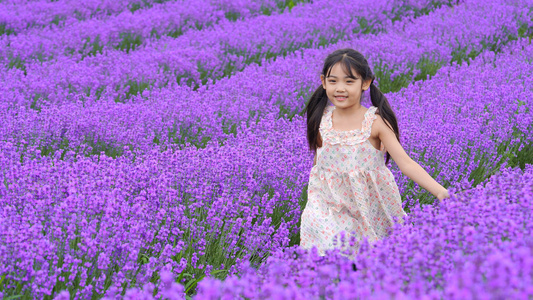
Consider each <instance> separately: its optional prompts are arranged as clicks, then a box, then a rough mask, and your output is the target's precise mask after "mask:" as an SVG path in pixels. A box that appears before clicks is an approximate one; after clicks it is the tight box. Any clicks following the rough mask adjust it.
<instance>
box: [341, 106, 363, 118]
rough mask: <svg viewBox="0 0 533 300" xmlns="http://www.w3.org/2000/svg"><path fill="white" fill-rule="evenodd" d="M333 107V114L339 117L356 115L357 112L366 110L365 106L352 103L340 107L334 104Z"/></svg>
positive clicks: (360, 112)
mask: <svg viewBox="0 0 533 300" xmlns="http://www.w3.org/2000/svg"><path fill="white" fill-rule="evenodd" d="M334 109H335V116H337V117H341V118H345V117H347V118H350V117H353V116H357V115H359V114H363V113H364V112H365V111H366V107H364V106H362V105H361V104H359V103H358V104H354V105H351V106H348V107H341V106H336V105H334Z"/></svg>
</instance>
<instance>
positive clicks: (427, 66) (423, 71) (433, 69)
mask: <svg viewBox="0 0 533 300" xmlns="http://www.w3.org/2000/svg"><path fill="white" fill-rule="evenodd" d="M443 65H444V62H441V61H434V60H432V59H430V58H427V57H422V58H421V59H420V60H419V61H418V63H417V64H416V69H418V70H420V73H419V74H418V75H416V76H415V78H414V81H418V80H426V79H428V78H431V77H433V76H434V75H435V74H437V71H438V70H439V69H440V68H441V67H442V66H443Z"/></svg>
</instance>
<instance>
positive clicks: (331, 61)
mask: <svg viewBox="0 0 533 300" xmlns="http://www.w3.org/2000/svg"><path fill="white" fill-rule="evenodd" d="M338 62H340V63H341V64H342V66H343V68H344V69H345V71H346V72H347V74H349V76H350V77H351V78H353V79H356V77H355V76H354V74H353V72H352V69H353V70H355V72H357V74H359V75H360V76H361V79H362V82H365V81H367V80H370V79H372V83H371V84H370V99H371V101H372V105H373V106H375V107H377V108H378V113H379V115H380V116H381V119H382V120H383V121H387V122H385V124H387V126H388V127H389V128H391V129H392V130H393V131H394V133H395V134H396V139H398V142H399V141H400V131H399V128H398V121H397V120H396V115H395V114H394V112H393V111H392V108H391V107H390V104H389V101H387V98H386V97H385V95H383V93H382V92H381V91H380V90H379V88H378V87H377V86H376V85H374V79H376V76H375V75H374V73H372V70H370V67H369V66H368V62H367V60H366V58H365V57H364V56H363V55H362V54H361V53H359V52H358V51H355V50H353V49H350V48H345V49H339V50H336V51H334V52H332V53H331V54H330V55H328V57H326V60H325V61H324V66H323V68H322V73H321V74H322V75H324V77H326V78H327V77H328V76H329V74H330V73H331V69H332V68H333V66H334V65H335V64H336V63H338ZM361 97H362V96H361ZM327 105H328V96H327V94H326V90H325V89H324V88H323V87H322V84H321V85H320V86H319V87H318V88H317V89H316V91H315V92H314V93H313V95H312V96H311V98H310V99H309V101H308V102H307V105H306V106H305V109H304V110H303V112H307V141H308V142H309V148H310V150H311V151H313V152H315V153H316V150H317V148H318V147H321V146H322V142H321V141H320V143H319V141H318V133H319V128H320V121H321V120H322V115H323V113H324V109H326V106H327ZM389 124H390V125H389ZM389 159H390V154H389V153H388V152H387V156H386V162H385V163H389Z"/></svg>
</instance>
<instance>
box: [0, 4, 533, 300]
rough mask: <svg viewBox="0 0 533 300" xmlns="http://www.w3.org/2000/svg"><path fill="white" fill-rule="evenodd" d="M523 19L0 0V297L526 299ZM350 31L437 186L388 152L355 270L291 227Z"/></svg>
mask: <svg viewBox="0 0 533 300" xmlns="http://www.w3.org/2000/svg"><path fill="white" fill-rule="evenodd" d="M532 39H533V1H531V0H512V1H506V0H407V1H400V0H372V1H371V0H357V1H355V0H217V1H215V0H190V1H183V0H174V1H170V0H142V1H141V0H87V1H75V0H58V1H52V0H31V1H30V0H4V1H0V80H1V82H2V84H1V85H0V119H1V122H0V170H1V171H0V298H2V299H270V298H272V299H306V300H308V299H528V298H529V299H532V298H533V109H532V107H533V43H532ZM345 47H350V48H354V49H356V50H358V51H360V52H361V53H363V54H364V55H365V57H367V59H368V61H369V63H370V65H371V67H372V69H373V70H374V73H375V74H376V76H377V79H376V81H377V85H378V86H379V88H380V89H381V90H382V91H383V92H384V93H385V95H386V97H387V98H388V101H389V102H390V104H391V106H392V108H393V110H394V111H395V113H396V116H397V117H398V125H399V128H400V132H401V144H402V146H403V147H404V149H405V150H406V152H407V153H408V154H409V156H410V157H411V158H412V159H413V160H414V161H416V162H417V163H418V164H420V165H421V166H422V167H423V168H424V169H425V170H426V171H427V172H428V173H429V174H430V175H431V176H432V177H433V178H435V180H437V181H438V182H439V183H441V184H442V185H443V186H445V187H446V188H447V189H448V190H449V191H450V194H451V198H449V199H445V200H443V201H438V199H436V198H435V197H433V195H431V194H430V193H428V192H426V191H425V190H424V189H422V188H421V187H420V186H418V185H417V184H416V183H414V182H413V181H412V180H410V179H409V178H408V177H406V176H405V175H403V174H402V173H401V171H400V170H399V168H398V166H397V165H396V164H395V163H394V162H393V161H392V160H391V162H390V163H389V165H388V167H389V168H390V169H391V171H392V173H393V175H394V177H395V180H396V182H397V183H398V187H399V190H400V194H401V196H402V200H403V205H404V209H405V211H406V212H407V213H408V216H407V217H406V219H405V220H406V222H404V224H402V225H400V224H395V226H394V228H393V229H392V232H391V234H390V235H389V236H388V237H386V238H385V239H383V240H380V241H378V242H376V243H374V244H369V243H368V242H366V241H363V246H362V248H361V251H360V252H359V253H358V254H357V255H356V259H355V263H356V264H357V266H358V270H357V271H353V269H352V262H351V261H349V260H348V258H346V257H347V255H346V254H347V253H344V252H342V251H341V250H340V249H335V250H329V251H328V252H327V255H326V256H319V255H318V253H317V251H316V249H311V250H304V249H302V248H300V247H299V242H300V236H299V229H300V216H301V213H302V211H303V208H304V207H305V205H306V202H307V186H308V180H309V173H310V170H311V167H312V164H313V153H312V152H311V151H310V150H308V144H307V140H306V115H305V113H304V112H303V111H304V107H305V104H306V101H307V100H308V99H309V97H310V96H311V94H312V93H313V92H314V90H315V89H316V88H317V87H318V86H319V85H320V80H319V75H320V70H321V67H322V63H323V61H324V59H325V58H326V56H327V55H328V54H329V53H331V52H332V51H334V50H336V49H339V48H345ZM370 105H372V104H371V103H370V99H367V98H364V99H363V106H366V107H368V106H370ZM346 243H347V244H349V243H350V241H346Z"/></svg>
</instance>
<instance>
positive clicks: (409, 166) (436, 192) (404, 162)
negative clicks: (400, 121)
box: [372, 117, 450, 200]
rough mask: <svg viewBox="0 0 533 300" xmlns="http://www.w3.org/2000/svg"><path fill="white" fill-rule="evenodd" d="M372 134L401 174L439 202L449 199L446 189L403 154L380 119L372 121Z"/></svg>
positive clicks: (398, 144)
mask: <svg viewBox="0 0 533 300" xmlns="http://www.w3.org/2000/svg"><path fill="white" fill-rule="evenodd" d="M374 131H376V132H374ZM372 134H377V136H378V137H379V139H380V140H381V142H382V143H383V145H384V146H385V148H386V149H387V151H388V152H389V154H390V156H391V157H392V159H393V160H394V162H395V163H396V164H397V165H398V167H399V168H400V170H401V171H402V173H403V174H405V175H406V176H407V177H409V178H411V179H412V180H413V181H414V182H416V183H417V184H418V185H420V186H421V187H423V188H424V189H426V190H427V191H428V192H430V193H431V194H433V196H435V197H437V198H438V199H439V200H442V199H445V198H448V197H450V195H449V193H448V190H446V188H444V187H443V186H442V185H440V184H439V183H438V182H436V181H435V179H433V178H432V177H431V176H430V175H429V174H428V173H427V172H426V171H425V170H424V169H423V168H422V167H421V166H420V165H419V164H417V163H416V162H415V161H414V160H412V159H411V158H410V157H409V155H407V153H405V150H404V149H403V147H402V145H401V144H400V143H399V142H398V140H397V139H396V135H395V134H394V131H392V129H390V128H389V127H388V126H387V125H386V124H385V122H383V120H382V119H381V117H378V118H376V120H375V121H374V124H373V126H372Z"/></svg>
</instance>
